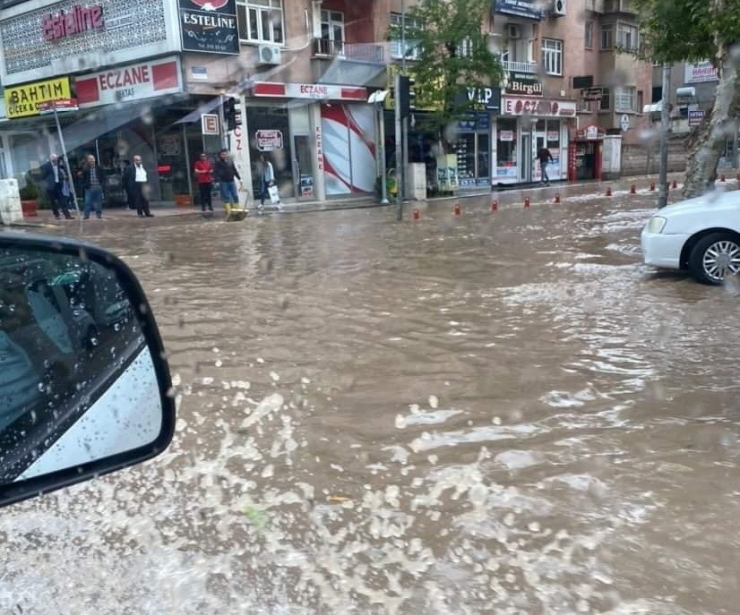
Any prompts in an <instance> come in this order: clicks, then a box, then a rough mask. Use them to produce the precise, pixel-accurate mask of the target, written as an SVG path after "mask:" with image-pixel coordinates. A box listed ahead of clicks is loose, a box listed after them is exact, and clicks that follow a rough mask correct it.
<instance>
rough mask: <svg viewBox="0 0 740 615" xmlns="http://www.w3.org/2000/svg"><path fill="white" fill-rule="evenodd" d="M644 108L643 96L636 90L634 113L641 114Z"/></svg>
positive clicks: (640, 91)
mask: <svg viewBox="0 0 740 615" xmlns="http://www.w3.org/2000/svg"><path fill="white" fill-rule="evenodd" d="M644 108H645V95H644V93H643V91H642V90H638V92H637V109H636V111H637V112H638V113H642V110H643V109H644Z"/></svg>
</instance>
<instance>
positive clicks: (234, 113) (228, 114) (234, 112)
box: [224, 97, 242, 131]
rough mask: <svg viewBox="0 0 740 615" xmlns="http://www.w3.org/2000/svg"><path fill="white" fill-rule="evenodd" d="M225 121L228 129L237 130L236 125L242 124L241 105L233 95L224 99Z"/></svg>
mask: <svg viewBox="0 0 740 615" xmlns="http://www.w3.org/2000/svg"><path fill="white" fill-rule="evenodd" d="M224 122H225V123H226V130H228V131H231V130H236V127H237V126H241V123H242V116H241V105H240V104H238V103H237V102H236V100H235V99H233V98H231V97H227V98H226V100H225V101H224Z"/></svg>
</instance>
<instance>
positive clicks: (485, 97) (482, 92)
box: [467, 87, 501, 111]
mask: <svg viewBox="0 0 740 615" xmlns="http://www.w3.org/2000/svg"><path fill="white" fill-rule="evenodd" d="M467 95H468V103H469V104H470V105H471V106H474V107H482V108H484V109H488V110H489V111H499V110H500V109H501V88H498V87H493V88H468V92H467Z"/></svg>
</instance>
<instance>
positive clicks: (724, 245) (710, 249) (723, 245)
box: [689, 233, 740, 284]
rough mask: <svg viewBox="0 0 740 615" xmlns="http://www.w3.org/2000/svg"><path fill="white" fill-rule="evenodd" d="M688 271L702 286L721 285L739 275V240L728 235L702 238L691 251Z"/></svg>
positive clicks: (719, 234) (717, 234)
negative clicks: (728, 278) (729, 277)
mask: <svg viewBox="0 0 740 615" xmlns="http://www.w3.org/2000/svg"><path fill="white" fill-rule="evenodd" d="M689 271H690V272H691V275H692V276H694V278H695V279H696V280H697V281H698V282H702V283H703V284H721V283H722V282H723V280H724V279H725V278H726V277H728V276H730V275H738V274H740V240H738V238H737V237H734V236H733V235H730V234H729V233H712V234H711V235H707V236H706V237H702V238H701V239H700V240H699V241H698V242H696V245H695V246H694V248H693V249H692V250H691V255H690V256H689Z"/></svg>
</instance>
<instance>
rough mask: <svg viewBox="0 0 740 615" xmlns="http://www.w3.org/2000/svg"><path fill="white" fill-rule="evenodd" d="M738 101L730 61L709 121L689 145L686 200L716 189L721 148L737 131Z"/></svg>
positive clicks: (739, 87)
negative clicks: (735, 108)
mask: <svg viewBox="0 0 740 615" xmlns="http://www.w3.org/2000/svg"><path fill="white" fill-rule="evenodd" d="M736 101H740V80H738V76H737V70H736V69H735V66H734V63H733V62H729V63H728V64H727V65H726V66H725V67H723V69H721V70H720V79H719V83H718V84H717V92H716V99H715V101H714V105H713V106H712V112H711V114H710V115H709V118H708V119H705V121H703V122H702V123H701V125H700V126H699V128H698V129H697V131H696V134H695V135H693V136H692V138H691V139H690V141H689V143H688V150H689V155H688V164H687V165H686V179H685V181H684V187H683V197H684V198H687V199H689V198H692V197H695V196H699V195H701V194H704V193H705V192H706V191H707V190H708V189H711V188H712V187H713V186H714V181H715V180H716V179H717V164H718V163H719V158H720V155H721V154H722V149H723V148H724V145H725V143H726V141H727V139H728V138H729V137H730V136H731V135H732V131H733V130H734V129H735V119H734V118H733V115H732V111H733V108H734V107H736V106H737V103H736Z"/></svg>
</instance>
